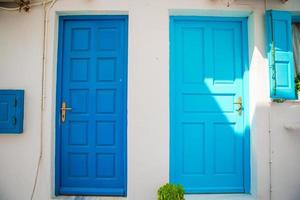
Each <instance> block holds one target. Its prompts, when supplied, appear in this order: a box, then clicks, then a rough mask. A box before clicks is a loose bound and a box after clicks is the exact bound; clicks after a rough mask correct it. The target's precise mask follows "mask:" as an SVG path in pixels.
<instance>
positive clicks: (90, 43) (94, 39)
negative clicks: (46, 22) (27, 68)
mask: <svg viewBox="0 0 300 200" xmlns="http://www.w3.org/2000/svg"><path fill="white" fill-rule="evenodd" d="M60 23H61V26H60V28H61V30H60V31H61V34H60V37H61V42H60V48H61V49H60V55H61V57H60V63H61V64H60V65H59V72H58V76H59V80H58V89H57V90H58V99H57V101H58V107H57V113H60V112H61V111H60V106H61V104H62V102H66V104H67V107H70V108H71V109H72V110H67V114H66V121H65V122H62V121H61V118H60V115H59V114H58V115H57V124H58V125H57V137H58V139H57V140H58V141H57V145H59V147H58V148H57V149H58V151H57V154H58V155H57V166H56V167H57V168H58V169H57V176H56V179H57V184H56V193H57V194H74V195H126V94H127V93H126V83H127V77H126V76H127V59H126V57H127V17H126V16H97V17H92V16H91V17H85V16H82V17H62V18H61V20H60Z"/></svg>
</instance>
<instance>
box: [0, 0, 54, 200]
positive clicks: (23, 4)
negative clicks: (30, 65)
mask: <svg viewBox="0 0 300 200" xmlns="http://www.w3.org/2000/svg"><path fill="white" fill-rule="evenodd" d="M56 1H57V0H44V1H39V2H33V3H31V2H30V0H27V1H25V0H21V1H20V2H17V4H18V6H17V7H12V8H9V7H0V10H5V11H19V12H21V11H22V10H24V11H25V12H29V11H30V9H31V8H32V7H35V6H43V8H44V27H43V58H42V59H43V66H42V74H41V75H42V83H41V116H40V119H41V120H40V151H39V157H38V163H37V167H36V173H35V177H34V184H33V189H32V192H31V195H30V199H31V200H33V198H34V194H35V191H36V186H37V181H38V175H39V171H40V166H41V161H42V158H43V148H44V147H43V146H44V145H43V140H44V136H43V132H44V108H45V105H44V104H45V79H46V64H47V63H46V62H47V60H46V56H47V46H48V45H47V38H48V21H49V19H48V18H49V12H50V9H51V8H52V7H53V6H54V4H55V3H56ZM49 3H50V5H49V7H48V8H47V5H48V4H49Z"/></svg>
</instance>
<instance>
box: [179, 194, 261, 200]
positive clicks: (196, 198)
mask: <svg viewBox="0 0 300 200" xmlns="http://www.w3.org/2000/svg"><path fill="white" fill-rule="evenodd" d="M184 197H185V200H256V198H255V197H254V196H253V195H251V194H188V195H184Z"/></svg>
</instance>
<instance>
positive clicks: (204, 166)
mask: <svg viewBox="0 0 300 200" xmlns="http://www.w3.org/2000/svg"><path fill="white" fill-rule="evenodd" d="M171 20H172V21H171V82H170V86H171V98H170V101H171V181H172V182H174V183H180V184H182V185H183V186H184V188H185V190H186V192H187V193H243V192H247V191H248V185H249V183H248V180H249V178H248V177H249V145H248V140H249V137H248V131H247V119H248V98H247V84H248V82H247V42H246V41H247V32H246V28H245V27H246V20H247V19H245V18H241V19H240V18H236V19H235V18H213V17H207V18H205V17H174V18H171Z"/></svg>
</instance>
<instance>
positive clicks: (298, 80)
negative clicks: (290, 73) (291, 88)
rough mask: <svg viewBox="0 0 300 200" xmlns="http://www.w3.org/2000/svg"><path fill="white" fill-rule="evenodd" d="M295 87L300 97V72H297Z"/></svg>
mask: <svg viewBox="0 0 300 200" xmlns="http://www.w3.org/2000/svg"><path fill="white" fill-rule="evenodd" d="M295 89H296V94H297V96H298V98H299V97H300V73H297V75H296V77H295Z"/></svg>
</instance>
